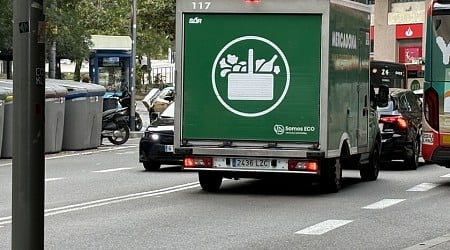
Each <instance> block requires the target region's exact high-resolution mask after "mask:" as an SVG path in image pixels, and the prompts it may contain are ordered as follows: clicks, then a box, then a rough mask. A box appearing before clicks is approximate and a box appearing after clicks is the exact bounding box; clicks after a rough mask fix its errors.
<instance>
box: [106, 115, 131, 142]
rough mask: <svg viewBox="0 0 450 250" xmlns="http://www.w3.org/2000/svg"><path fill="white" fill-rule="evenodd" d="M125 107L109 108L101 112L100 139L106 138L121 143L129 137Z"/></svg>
mask: <svg viewBox="0 0 450 250" xmlns="http://www.w3.org/2000/svg"><path fill="white" fill-rule="evenodd" d="M126 113H127V108H119V109H109V110H106V111H103V113H102V133H101V139H102V141H103V138H105V137H106V138H108V140H109V141H110V142H111V143H112V144H115V145H122V144H124V143H125V142H127V141H128V138H130V128H129V127H128V118H127V117H128V116H127V115H126Z"/></svg>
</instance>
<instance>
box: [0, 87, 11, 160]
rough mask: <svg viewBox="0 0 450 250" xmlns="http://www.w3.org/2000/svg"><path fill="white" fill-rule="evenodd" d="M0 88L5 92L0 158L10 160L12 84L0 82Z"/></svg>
mask: <svg viewBox="0 0 450 250" xmlns="http://www.w3.org/2000/svg"><path fill="white" fill-rule="evenodd" d="M0 88H2V89H3V91H4V92H5V96H4V107H3V109H4V110H3V134H2V135H3V136H2V141H1V142H2V146H1V158H12V155H13V82H12V80H2V81H0Z"/></svg>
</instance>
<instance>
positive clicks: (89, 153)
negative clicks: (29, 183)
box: [0, 144, 138, 167]
mask: <svg viewBox="0 0 450 250" xmlns="http://www.w3.org/2000/svg"><path fill="white" fill-rule="evenodd" d="M137 146H138V145H133V144H132V145H130V146H121V147H119V146H113V147H110V148H105V149H93V151H87V152H81V153H73V154H64V153H63V154H62V155H55V156H53V155H52V156H49V157H45V160H53V159H61V158H68V157H74V156H80V155H91V154H98V153H102V152H110V151H116V150H121V149H129V148H136V147H137ZM11 165H12V162H9V163H3V164H0V167H4V166H11Z"/></svg>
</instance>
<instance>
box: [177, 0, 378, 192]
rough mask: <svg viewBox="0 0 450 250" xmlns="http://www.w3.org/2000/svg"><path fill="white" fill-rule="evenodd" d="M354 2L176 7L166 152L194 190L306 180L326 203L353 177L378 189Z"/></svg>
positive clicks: (363, 23)
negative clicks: (194, 178) (228, 182)
mask: <svg viewBox="0 0 450 250" xmlns="http://www.w3.org/2000/svg"><path fill="white" fill-rule="evenodd" d="M360 2H361V1H349V0H283V1H279V0H259V1H256V0H253V1H252V0H209V1H186V0H178V1H177V3H176V6H177V7H176V8H177V13H176V15H177V16H176V18H177V19H176V51H177V58H176V84H175V89H176V99H175V132H174V150H175V153H177V154H183V155H185V158H184V170H192V171H198V175H199V181H200V185H201V187H202V188H203V189H204V190H206V191H216V190H218V189H219V188H220V186H221V184H222V179H223V178H232V179H239V178H266V177H267V178H270V177H275V176H278V177H279V176H281V177H282V178H283V177H286V178H287V177H288V176H289V177H292V176H299V177H300V176H302V177H304V176H307V177H309V178H311V179H313V180H315V181H317V182H319V183H321V185H322V186H323V187H324V188H325V189H326V190H327V191H330V192H336V191H338V190H339V189H340V188H341V183H342V169H343V168H355V167H359V168H360V174H361V177H362V179H364V180H376V179H377V177H378V172H379V165H378V159H379V151H380V144H381V141H380V140H381V139H380V134H379V128H378V116H377V113H376V110H375V109H374V107H376V106H375V105H374V103H375V102H376V100H375V94H374V91H373V89H372V90H371V88H370V86H369V53H370V40H369V39H370V38H369V25H370V24H369V21H370V15H369V8H368V6H367V5H366V4H363V3H360ZM300 179H302V178H299V180H300Z"/></svg>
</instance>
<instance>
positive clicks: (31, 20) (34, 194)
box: [11, 0, 45, 249]
mask: <svg viewBox="0 0 450 250" xmlns="http://www.w3.org/2000/svg"><path fill="white" fill-rule="evenodd" d="M43 8H44V4H43V0H14V1H13V61H14V73H13V80H14V110H13V124H14V126H13V138H14V143H13V159H12V229H11V231H12V233H11V248H12V249H44V190H45V188H44V184H45V183H44V177H45V158H44V157H45V153H44V138H45V126H44V125H45V117H44V112H45V95H44V94H45V17H44V9H43Z"/></svg>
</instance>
